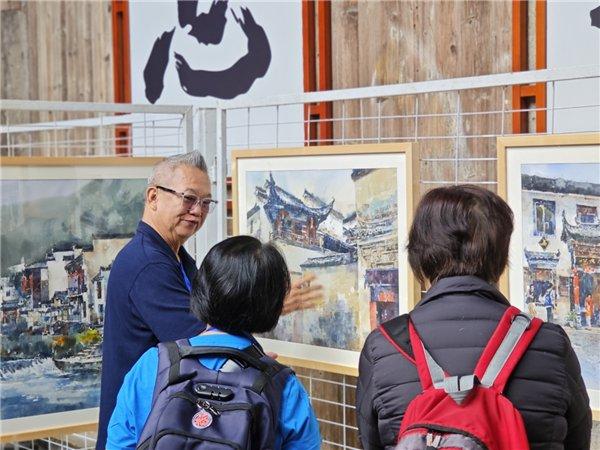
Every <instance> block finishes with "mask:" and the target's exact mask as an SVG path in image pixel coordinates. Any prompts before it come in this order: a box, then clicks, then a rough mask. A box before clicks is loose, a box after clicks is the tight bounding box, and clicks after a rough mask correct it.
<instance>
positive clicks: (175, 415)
mask: <svg viewBox="0 0 600 450" xmlns="http://www.w3.org/2000/svg"><path fill="white" fill-rule="evenodd" d="M202 356H210V357H218V358H225V359H227V360H228V361H227V362H226V364H225V365H224V366H223V367H222V368H221V370H211V369H208V368H207V367H205V366H203V365H202V364H201V363H200V362H199V361H198V358H199V357H202ZM291 374H293V372H292V370H291V369H290V368H289V367H286V366H284V365H282V364H279V363H278V362H277V361H275V360H274V359H272V358H270V357H268V356H266V355H265V353H264V352H263V350H262V348H261V347H260V345H259V344H258V343H257V342H256V341H253V344H252V346H250V347H248V348H247V349H244V350H238V349H234V348H228V347H192V346H190V343H189V340H187V339H181V340H179V341H176V342H167V343H164V344H162V343H161V344H158V373H157V377H156V386H155V388H154V394H153V397H152V410H151V412H150V415H149V416H148V420H147V421H146V424H145V426H144V429H143V430H142V434H141V436H140V441H139V442H138V446H137V449H138V450H174V449H186V450H200V449H201V450H217V449H219V450H223V449H239V450H250V449H252V450H256V449H272V448H273V447H274V443H275V437H276V436H277V432H278V429H277V428H278V423H279V409H280V406H281V405H280V404H281V394H282V392H283V389H284V387H285V384H286V382H287V378H288V377H289V376H290V375H291Z"/></svg>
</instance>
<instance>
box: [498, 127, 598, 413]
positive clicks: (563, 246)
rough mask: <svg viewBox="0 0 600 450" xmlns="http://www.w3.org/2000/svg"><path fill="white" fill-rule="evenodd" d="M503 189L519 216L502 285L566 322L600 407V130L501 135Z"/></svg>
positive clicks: (548, 317)
mask: <svg viewBox="0 0 600 450" xmlns="http://www.w3.org/2000/svg"><path fill="white" fill-rule="evenodd" d="M498 193H499V194H500V195H501V196H502V197H503V198H504V199H506V201H507V202H508V204H509V205H510V207H511V208H512V210H513V212H514V215H515V231H514V233H513V237H512V240H511V245H510V254H509V268H508V270H507V272H506V273H505V274H504V276H503V277H502V279H501V289H502V291H503V292H504V294H505V295H506V296H507V297H508V298H509V299H510V301H511V303H513V304H514V305H516V306H517V307H519V308H521V309H522V310H523V311H525V312H527V313H528V314H531V315H535V316H537V317H539V318H541V319H543V320H545V321H550V322H553V323H557V324H559V325H561V326H562V327H563V328H564V330H565V332H566V333H567V335H568V336H569V339H570V340H571V343H572V344H573V348H574V349H575V353H576V354H577V357H578V359H579V363H580V365H581V371H582V374H583V378H584V381H585V384H586V386H587V388H588V393H589V395H590V403H591V406H592V409H593V410H594V416H595V417H596V418H598V416H599V412H600V134H599V133H593V134H563V135H543V136H513V137H502V138H498Z"/></svg>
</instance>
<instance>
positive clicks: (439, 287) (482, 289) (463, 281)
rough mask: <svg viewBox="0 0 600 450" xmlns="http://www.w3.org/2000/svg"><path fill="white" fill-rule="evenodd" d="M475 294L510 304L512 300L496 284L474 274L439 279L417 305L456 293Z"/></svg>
mask: <svg viewBox="0 0 600 450" xmlns="http://www.w3.org/2000/svg"><path fill="white" fill-rule="evenodd" d="M466 293H470V294H475V295H477V296H480V297H486V298H489V299H490V300H493V301H495V302H498V303H503V304H505V305H508V306H510V302H509V301H508V300H507V299H506V297H505V296H504V295H502V293H501V292H500V291H499V290H498V288H496V287H495V286H494V285H492V284H490V283H488V282H487V281H485V280H482V279H481V278H479V277H476V276H473V275H464V276H458V277H447V278H442V279H440V280H438V281H437V282H436V283H434V284H433V285H432V286H431V288H429V290H428V291H427V293H426V294H425V296H424V297H423V299H422V300H421V301H420V302H419V303H418V304H417V307H419V306H423V305H424V304H426V303H429V302H431V301H434V300H436V299H439V298H441V297H447V296H450V295H454V294H466Z"/></svg>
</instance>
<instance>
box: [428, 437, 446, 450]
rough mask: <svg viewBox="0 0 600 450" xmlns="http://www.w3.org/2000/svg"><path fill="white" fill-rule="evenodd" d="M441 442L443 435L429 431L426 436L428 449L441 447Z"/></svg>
mask: <svg viewBox="0 0 600 450" xmlns="http://www.w3.org/2000/svg"><path fill="white" fill-rule="evenodd" d="M441 442H442V436H440V435H439V434H433V433H427V436H426V437H425V445H426V446H427V449H426V450H430V449H431V450H433V449H437V448H440V444H441Z"/></svg>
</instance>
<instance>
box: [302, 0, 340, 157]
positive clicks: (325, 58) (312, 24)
mask: <svg viewBox="0 0 600 450" xmlns="http://www.w3.org/2000/svg"><path fill="white" fill-rule="evenodd" d="M302 42H303V46H302V47H303V48H302V56H303V65H304V91H305V92H314V91H326V90H330V89H331V84H332V83H331V2H330V1H329V0H303V1H302ZM332 118H333V106H332V104H331V102H319V103H310V104H306V105H304V120H305V125H304V138H305V139H306V140H307V141H308V145H328V144H333V122H332V121H331V119H332ZM309 120H310V122H309ZM313 121H314V122H313ZM311 141H313V142H311Z"/></svg>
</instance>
